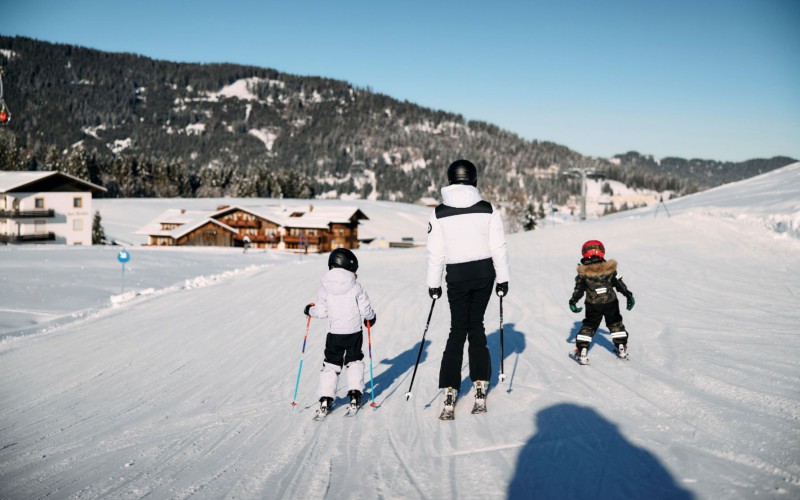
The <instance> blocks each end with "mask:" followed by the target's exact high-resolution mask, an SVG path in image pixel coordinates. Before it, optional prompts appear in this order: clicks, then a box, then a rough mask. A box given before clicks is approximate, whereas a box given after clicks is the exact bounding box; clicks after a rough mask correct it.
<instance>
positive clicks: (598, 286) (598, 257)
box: [569, 240, 636, 365]
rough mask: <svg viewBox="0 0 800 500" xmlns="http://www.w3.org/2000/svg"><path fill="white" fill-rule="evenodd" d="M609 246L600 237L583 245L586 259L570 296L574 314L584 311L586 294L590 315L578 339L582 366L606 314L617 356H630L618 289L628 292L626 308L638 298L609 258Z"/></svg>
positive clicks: (626, 293)
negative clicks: (606, 256) (580, 304)
mask: <svg viewBox="0 0 800 500" xmlns="http://www.w3.org/2000/svg"><path fill="white" fill-rule="evenodd" d="M605 252H606V249H605V247H604V246H603V244H602V243H601V242H599V241H597V240H590V241H587V242H586V243H584V244H583V247H582V248H581V254H582V255H583V258H582V259H581V263H580V264H578V275H577V276H576V277H575V290H574V291H573V292H572V298H571V299H569V308H570V310H571V311H572V312H574V313H579V312H581V311H582V310H583V308H581V307H577V305H576V304H577V303H578V301H579V300H581V298H582V297H583V295H584V293H585V294H586V302H585V305H586V316H585V318H584V320H583V326H581V329H580V331H579V332H578V336H577V338H576V340H575V347H576V349H575V359H577V360H578V362H579V363H580V364H582V365H585V364H586V363H588V358H587V353H588V351H589V345H590V344H591V343H592V338H593V337H594V334H595V332H596V331H597V328H598V327H599V326H600V321H601V320H602V319H603V318H604V317H605V320H606V326H607V327H608V329H609V331H610V332H611V340H612V341H613V342H614V347H615V350H616V354H617V356H619V357H620V358H623V359H624V358H627V357H628V332H626V331H625V325H623V324H622V315H621V314H620V312H619V300H617V294H616V293H615V292H614V289H615V288H616V289H617V290H618V291H619V293H621V294H622V295H624V296H625V297H626V298H627V299H628V301H627V307H626V309H627V310H628V311H630V310H631V309H633V305H634V304H635V303H636V301H635V300H634V299H633V293H631V291H630V290H628V287H627V286H625V283H624V282H623V281H622V276H620V275H619V274H617V261H616V260H613V259H612V260H609V261H606V260H605Z"/></svg>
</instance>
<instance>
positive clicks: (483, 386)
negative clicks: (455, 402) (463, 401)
mask: <svg viewBox="0 0 800 500" xmlns="http://www.w3.org/2000/svg"><path fill="white" fill-rule="evenodd" d="M488 389H489V382H487V381H486V380H476V381H475V404H474V405H473V406H472V413H473V414H475V413H486V392H487V390H488Z"/></svg>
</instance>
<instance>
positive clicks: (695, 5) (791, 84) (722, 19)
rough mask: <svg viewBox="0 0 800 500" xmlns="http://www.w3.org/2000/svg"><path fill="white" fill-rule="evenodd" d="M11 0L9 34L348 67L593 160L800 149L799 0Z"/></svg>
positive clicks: (389, 89) (346, 74)
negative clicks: (633, 155)
mask: <svg viewBox="0 0 800 500" xmlns="http://www.w3.org/2000/svg"><path fill="white" fill-rule="evenodd" d="M3 3H4V4H5V5H3V7H2V19H3V24H2V25H0V33H2V34H4V35H12V36H13V35H21V36H27V37H31V38H36V39H40V40H47V41H52V42H60V43H70V44H76V45H82V46H87V47H92V48H97V49H101V50H106V51H114V52H133V53H137V54H142V55H145V56H148V57H154V58H157V59H166V60H172V61H189V62H233V63H241V64H251V65H255V66H261V67H269V68H275V69H277V70H279V71H285V72H289V73H294V74H300V75H315V76H324V77H329V78H336V79H342V80H347V81H349V82H351V83H353V84H355V85H357V86H360V87H367V86H369V87H371V88H372V89H373V90H375V91H376V92H381V93H384V94H387V95H390V96H392V97H395V98H398V99H401V100H403V99H407V100H408V101H411V102H414V103H417V104H420V105H423V106H427V107H431V108H434V109H442V110H446V111H451V112H455V113H460V114H462V115H463V116H464V117H465V118H467V119H476V120H483V121H487V122H490V123H494V124H496V125H498V126H500V127H501V128H504V129H507V130H510V131H512V132H515V133H517V134H519V135H520V136H522V137H524V138H526V139H536V140H549V141H554V142H557V143H559V144H563V145H566V146H568V147H570V148H572V149H574V150H576V151H578V152H580V153H582V154H586V155H596V156H611V155H613V154H616V153H623V152H626V151H630V150H637V151H639V152H641V153H647V154H652V155H654V156H656V157H658V158H661V157H664V156H682V157H687V158H711V159H718V160H733V161H741V160H746V159H750V158H756V157H771V156H776V155H788V156H792V157H794V158H800V28H798V26H800V0H708V1H703V0H694V1H687V0H672V1H626V0H612V1H602V2H601V1H573V0H564V1H561V2H538V1H529V2H522V1H520V2H510V1H502V0H500V1H495V2H487V1H485V0H484V1H470V0H461V1H457V2H455V1H440V2H435V1H428V2H424V1H413V0H412V1H403V2H399V1H397V2H380V1H372V2H368V1H364V2H362V1H341V2H333V1H325V2H323V1H282V2H272V1H258V2H257V1H240V0H228V1H225V2H211V1H205V0H195V1H189V0H161V1H151V0H140V1H136V2H123V1H117V0H83V1H63V0H62V1H52V0H48V1H45V0H25V1H11V0H6V1H5V2H3ZM554 4H558V5H554Z"/></svg>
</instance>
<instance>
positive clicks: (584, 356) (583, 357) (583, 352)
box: [575, 347, 589, 365]
mask: <svg viewBox="0 0 800 500" xmlns="http://www.w3.org/2000/svg"><path fill="white" fill-rule="evenodd" d="M575 361H577V362H578V363H579V364H581V365H588V364H589V349H587V348H585V347H581V348H580V349H575Z"/></svg>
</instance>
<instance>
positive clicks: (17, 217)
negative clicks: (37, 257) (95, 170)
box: [0, 172, 106, 245]
mask: <svg viewBox="0 0 800 500" xmlns="http://www.w3.org/2000/svg"><path fill="white" fill-rule="evenodd" d="M105 190H106V189H105V188H103V187H101V186H98V185H96V184H92V183H91V182H87V181H84V180H81V179H78V178H77V177H73V176H71V175H68V174H62V173H61V172H0V243H26V242H37V243H45V242H52V243H60V244H67V245H91V244H92V222H93V218H94V212H93V211H92V193H95V192H103V191H105Z"/></svg>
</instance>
